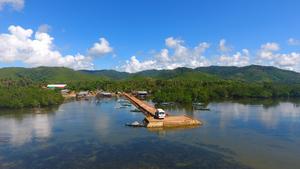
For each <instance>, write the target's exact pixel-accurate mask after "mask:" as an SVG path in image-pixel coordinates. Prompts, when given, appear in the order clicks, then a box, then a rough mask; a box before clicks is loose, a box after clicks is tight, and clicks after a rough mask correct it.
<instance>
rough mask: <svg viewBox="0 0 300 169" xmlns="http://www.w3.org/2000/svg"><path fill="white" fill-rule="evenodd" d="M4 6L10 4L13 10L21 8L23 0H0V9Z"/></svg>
mask: <svg viewBox="0 0 300 169" xmlns="http://www.w3.org/2000/svg"><path fill="white" fill-rule="evenodd" d="M4 6H11V7H12V8H13V9H15V10H21V9H23V7H24V0H0V11H1V10H2V9H3V7H4Z"/></svg>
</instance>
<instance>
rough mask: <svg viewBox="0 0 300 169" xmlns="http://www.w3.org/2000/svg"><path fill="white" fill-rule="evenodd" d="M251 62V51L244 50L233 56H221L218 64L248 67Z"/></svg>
mask: <svg viewBox="0 0 300 169" xmlns="http://www.w3.org/2000/svg"><path fill="white" fill-rule="evenodd" d="M249 61H250V55H249V50H248V49H243V50H242V52H236V53H235V54H233V55H232V56H228V55H221V56H220V57H219V59H218V63H217V64H218V65H222V66H246V65H249Z"/></svg>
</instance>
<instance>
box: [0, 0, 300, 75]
mask: <svg viewBox="0 0 300 169" xmlns="http://www.w3.org/2000/svg"><path fill="white" fill-rule="evenodd" d="M14 1H15V2H14ZM0 6H1V10H0V34H1V35H0V66H1V67H7V66H26V67H34V66H40V65H46V66H48V65H49V66H67V67H72V68H75V69H76V68H77V69H81V68H87V69H89V68H93V69H118V70H125V71H131V72H134V71H139V70H144V69H152V68H155V69H164V68H175V67H179V66H186V67H197V66H209V65H234V66H244V65H249V64H262V65H272V66H277V67H281V68H285V69H291V70H296V71H299V70H300V69H299V67H300V65H299V64H300V54H299V52H300V50H299V49H300V43H299V40H298V39H300V31H299V30H300V22H299V19H300V10H299V6H300V1H297V0H294V1H293V0H251V1H250V0H248V1H246V0H244V1H241V0H227V1H220V0H218V1H217V0H202V1H199V0H152V1H150V0H127V1H124V0H109V1H108V0H107V1H101V0H98V1H96V0H86V1H80V0H78V1H73V0H72V1H71V0H43V1H36V0H0ZM12 25H14V26H15V27H19V28H20V29H16V31H17V32H18V30H21V29H22V30H23V29H24V30H28V29H31V30H32V35H31V36H30V37H26V38H28V39H29V40H32V41H34V40H35V37H34V36H35V34H36V32H38V30H39V28H40V27H41V25H43V27H45V30H44V31H43V33H44V34H47V35H49V36H50V37H52V38H54V39H53V40H51V44H50V47H51V49H48V48H47V47H44V48H41V49H37V47H36V46H33V45H35V44H34V43H32V44H30V45H29V46H28V48H26V50H25V49H23V48H22V49H20V46H18V45H15V44H17V43H19V42H15V41H13V40H12V38H13V37H10V39H8V38H7V37H6V36H5V38H4V34H9V35H13V33H12V32H10V31H9V30H8V29H9V27H10V26H12ZM11 30H15V29H13V28H11ZM15 34H17V33H15ZM1 36H2V38H1ZM99 38H104V40H105V41H107V42H108V43H109V44H108V46H105V45H104V44H102V42H103V41H100V40H99ZM168 38H169V41H168V42H167V39H168ZM43 40H45V39H43ZM4 41H5V42H4ZM7 41H9V43H8V44H9V45H10V46H16V47H14V49H13V50H16V51H17V52H14V53H13V54H11V53H12V52H10V51H11V50H12V49H11V48H13V47H9V49H8V47H7V46H8V45H7V43H6V42H7ZM221 41H223V42H224V43H221ZM1 43H4V45H3V44H2V45H1ZM20 43H22V44H23V43H26V42H24V41H22V42H20ZM41 43H42V42H41ZM95 43H98V44H99V45H100V46H101V47H100V48H99V49H98V50H97V49H96V48H95V50H94V51H95V52H94V53H93V54H91V49H92V48H93V47H95V46H93V45H94V44H95ZM203 43H205V44H206V45H204V44H203ZM5 44H6V45H5ZM42 44H44V43H42ZM101 44H102V45H101ZM172 44H173V45H172ZM200 44H202V45H200ZM221 44H222V45H221ZM106 45H107V44H106ZM198 45H200V46H201V50H200V51H196V50H195V47H196V46H198ZM21 46H26V44H24V45H21ZM105 47H109V48H105ZM1 48H2V49H1ZM105 49H106V51H101V50H105ZM164 49H166V50H164ZM8 50H9V53H8ZM32 50H37V51H34V52H32ZM45 50H49V52H45V53H43V52H42V53H43V55H45V56H42V57H45V58H48V57H47V54H49V55H51V56H53V59H50V60H47V59H38V58H34V57H39V54H40V53H41V51H45ZM3 51H4V52H3ZM19 51H22V52H24V51H31V53H30V52H29V53H28V54H27V55H26V56H22V57H21V56H19V55H20V53H18V52H19ZM56 51H57V52H59V54H60V55H59V56H56V55H55V52H56ZM162 51H164V52H162ZM166 51H167V52H166ZM51 52H52V53H51ZM53 52H54V53H53ZM97 52H98V53H97ZM166 53H167V54H166ZM78 54H80V56H81V57H78ZM1 55H2V56H1ZM15 55H18V56H15ZM21 55H22V53H21ZM24 55H25V54H24ZM67 55H71V56H72V57H69V58H70V59H64V57H66V56H67ZM133 56H135V57H133ZM49 58H50V57H49ZM55 58H56V59H60V61H55ZM77 58H79V59H77ZM72 59H73V60H74V61H67V60H72ZM41 60H47V62H43V61H41ZM78 60H79V62H84V63H75V62H77V61H78ZM126 61H127V62H126ZM50 62H51V64H50ZM62 62H68V64H64V63H62ZM74 64H76V65H77V66H72V65H74ZM92 64H93V65H92Z"/></svg>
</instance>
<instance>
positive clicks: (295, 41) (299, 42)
mask: <svg viewBox="0 0 300 169" xmlns="http://www.w3.org/2000/svg"><path fill="white" fill-rule="evenodd" d="M288 44H289V45H291V46H298V45H300V40H298V39H294V38H289V39H288Z"/></svg>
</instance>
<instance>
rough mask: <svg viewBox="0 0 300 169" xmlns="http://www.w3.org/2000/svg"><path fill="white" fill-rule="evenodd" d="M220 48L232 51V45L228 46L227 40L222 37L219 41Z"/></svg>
mask: <svg viewBox="0 0 300 169" xmlns="http://www.w3.org/2000/svg"><path fill="white" fill-rule="evenodd" d="M219 50H220V51H221V52H229V51H231V50H232V49H231V47H230V46H227V44H226V40H225V39H221V40H220V42H219Z"/></svg>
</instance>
